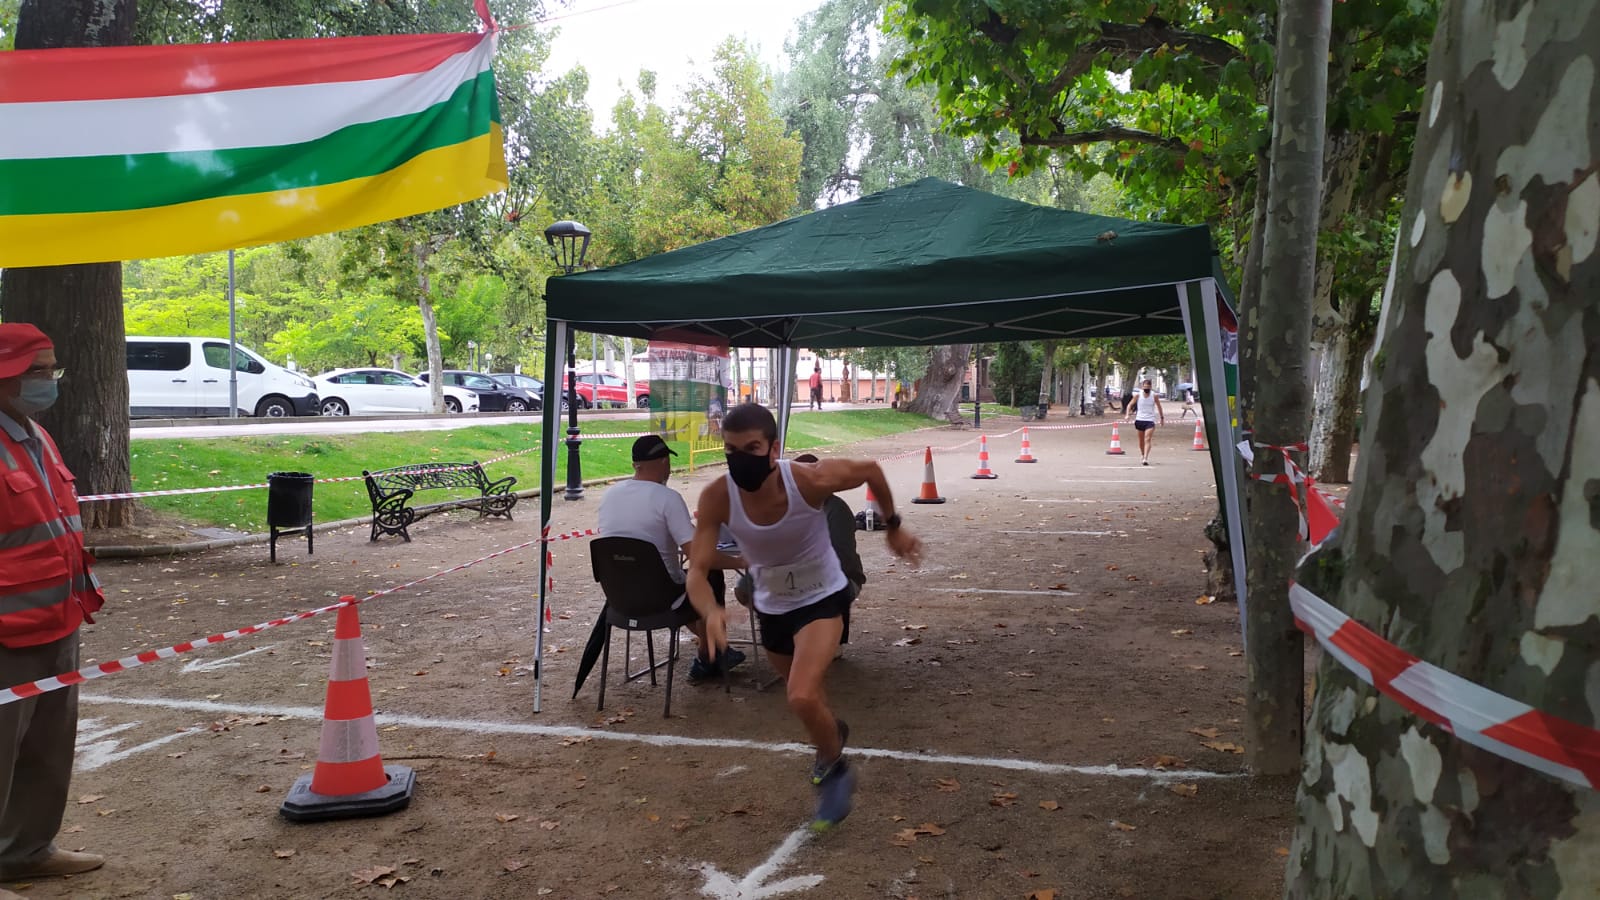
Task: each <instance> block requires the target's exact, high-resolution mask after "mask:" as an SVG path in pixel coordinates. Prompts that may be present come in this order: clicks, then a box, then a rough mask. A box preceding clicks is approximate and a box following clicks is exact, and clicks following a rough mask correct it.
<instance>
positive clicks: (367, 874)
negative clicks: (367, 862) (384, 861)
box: [350, 866, 394, 884]
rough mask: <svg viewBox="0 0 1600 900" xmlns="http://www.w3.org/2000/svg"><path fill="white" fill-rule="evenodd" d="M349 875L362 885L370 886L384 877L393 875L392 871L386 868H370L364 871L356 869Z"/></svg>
mask: <svg viewBox="0 0 1600 900" xmlns="http://www.w3.org/2000/svg"><path fill="white" fill-rule="evenodd" d="M350 874H351V876H353V877H354V878H355V880H357V881H359V882H361V883H362V884H371V883H373V882H374V881H377V880H378V879H379V878H382V877H383V876H385V875H393V874H394V869H391V868H389V867H388V866H372V867H370V868H366V869H357V870H355V871H354V872H351V873H350Z"/></svg>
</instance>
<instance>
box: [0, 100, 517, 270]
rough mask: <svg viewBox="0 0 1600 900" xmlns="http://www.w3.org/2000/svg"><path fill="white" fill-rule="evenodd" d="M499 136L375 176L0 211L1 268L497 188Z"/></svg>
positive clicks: (94, 257) (102, 258)
mask: <svg viewBox="0 0 1600 900" xmlns="http://www.w3.org/2000/svg"><path fill="white" fill-rule="evenodd" d="M506 182H507V177H506V160H505V139H504V136H503V134H502V132H501V129H500V125H499V124H493V125H491V126H490V130H489V133H487V134H484V135H480V136H478V137H476V138H473V139H471V140H468V141H463V142H462V143H459V144H453V145H451V146H449V147H440V148H438V149H436V150H430V151H428V152H426V153H421V154H418V155H417V156H414V157H412V158H411V159H410V160H407V161H406V162H405V163H402V164H401V165H399V166H397V167H395V168H393V169H390V170H389V171H387V172H384V173H382V174H379V175H373V176H371V177H368V178H355V179H351V180H349V181H342V182H338V183H335V184H325V185H318V186H316V187H309V188H297V189H294V190H288V191H271V192H266V193H260V194H244V195H240V196H234V197H216V198H212V199H209V200H196V201H193V202H190V203H179V204H174V205H172V206H163V207H158V208H155V209H142V210H130V211H122V212H95V213H69V214H61V215H38V216H7V217H0V268H4V267H8V266H22V265H28V266H50V265H65V264H69V263H82V262H115V261H118V260H125V259H149V258H152V257H160V256H180V255H184V254H189V253H210V252H213V251H217V250H227V249H230V248H234V247H252V246H256V245H258V244H270V243H274V242H276V241H287V240H292V239H294V238H301V237H306V236H308V235H313V234H323V233H326V232H330V231H343V230H345V229H348V228H355V227H358V226H361V225H370V224H372V223H374V222H384V221H388V220H389V219H398V218H400V217H402V216H410V215H416V214H417V213H423V212H428V211H430V210H435V209H441V208H444V207H447V206H454V205H456V204H458V203H465V202H467V201H469V200H476V199H477V198H479V197H483V196H486V195H488V194H492V193H495V192H496V191H500V190H502V189H504V188H505V186H506Z"/></svg>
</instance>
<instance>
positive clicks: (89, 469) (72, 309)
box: [0, 0, 135, 528]
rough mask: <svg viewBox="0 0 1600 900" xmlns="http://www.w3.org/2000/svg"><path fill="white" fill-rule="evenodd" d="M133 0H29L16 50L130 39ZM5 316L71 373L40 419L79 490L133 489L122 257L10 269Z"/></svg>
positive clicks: (88, 523)
mask: <svg viewBox="0 0 1600 900" xmlns="http://www.w3.org/2000/svg"><path fill="white" fill-rule="evenodd" d="M134 15H135V9H134V2H133V0H23V3H22V6H21V9H20V11H19V13H18V18H17V34H16V48H17V49H18V50H47V49H57V48H62V47H105V46H123V45H126V44H130V43H132V42H133V23H134ZM0 318H3V319H4V320H5V321H7V322H32V323H33V324H35V325H37V326H39V328H40V330H42V331H44V333H45V334H47V335H49V336H50V338H51V340H53V341H55V343H56V356H57V357H58V358H59V359H60V360H61V364H62V366H64V367H66V368H67V369H68V371H69V374H68V376H67V377H66V379H64V380H63V381H62V382H61V397H60V399H59V400H57V401H56V404H55V406H52V407H51V408H50V409H49V410H47V411H46V412H44V413H43V414H41V415H40V416H39V421H40V422H41V423H42V424H43V425H44V427H45V429H46V430H48V431H49V432H50V434H51V436H52V437H54V438H55V439H56V443H57V444H59V445H60V447H61V456H62V459H63V461H64V462H65V463H66V464H67V467H68V468H70V469H71V470H72V472H73V474H74V475H76V476H77V479H78V482H77V487H78V493H80V494H105V493H122V492H127V491H130V490H132V484H133V479H132V475H131V473H130V471H129V459H128V368H127V366H128V354H127V347H126V346H125V344H124V340H123V338H124V335H125V332H124V330H123V326H122V264H121V263H93V264H88V265H77V266H46V267H41V268H22V269H15V268H14V269H7V270H6V272H5V275H4V278H3V279H0ZM83 524H84V527H86V528H106V527H113V526H121V525H131V524H133V503H132V501H127V500H119V501H110V502H103V503H87V504H84V507H83Z"/></svg>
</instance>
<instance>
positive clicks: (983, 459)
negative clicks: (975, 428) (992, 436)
mask: <svg viewBox="0 0 1600 900" xmlns="http://www.w3.org/2000/svg"><path fill="white" fill-rule="evenodd" d="M972 477H973V478H999V477H1000V476H999V475H996V474H995V473H994V472H993V471H991V470H990V469H989V438H988V436H987V435H982V434H980V435H978V471H977V473H976V474H974V475H973V476H972Z"/></svg>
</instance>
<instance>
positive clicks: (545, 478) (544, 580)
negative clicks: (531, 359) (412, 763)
mask: <svg viewBox="0 0 1600 900" xmlns="http://www.w3.org/2000/svg"><path fill="white" fill-rule="evenodd" d="M544 336H545V344H544V418H543V421H542V422H541V423H540V428H539V533H540V534H541V535H547V534H549V533H550V509H551V505H552V504H553V502H554V500H555V484H556V447H557V443H556V434H557V432H558V431H559V429H560V427H561V389H560V384H561V382H560V374H559V373H560V371H561V370H560V368H559V365H560V361H561V360H563V359H565V358H566V355H567V353H566V345H567V343H568V342H569V341H571V340H572V333H571V332H570V331H569V330H568V328H567V323H565V322H553V321H546V322H545V332H544ZM552 385H554V386H556V390H555V391H554V392H552V391H551V390H550V388H551V386H552ZM549 588H550V545H549V544H541V545H540V547H539V612H538V616H537V618H535V619H534V622H533V626H534V631H533V633H534V639H533V711H534V712H535V713H538V712H540V711H541V709H542V707H543V702H544V619H545V611H546V610H547V609H549V605H548V604H549V596H548V593H549Z"/></svg>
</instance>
